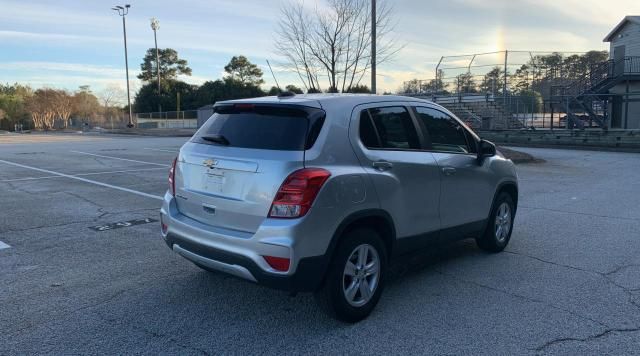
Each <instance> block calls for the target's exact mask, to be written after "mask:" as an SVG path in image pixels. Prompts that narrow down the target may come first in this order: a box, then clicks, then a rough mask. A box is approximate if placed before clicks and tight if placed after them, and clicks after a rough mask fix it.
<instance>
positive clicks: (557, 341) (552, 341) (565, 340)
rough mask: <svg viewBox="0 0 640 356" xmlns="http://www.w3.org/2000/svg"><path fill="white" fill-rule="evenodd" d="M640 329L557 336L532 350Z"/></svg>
mask: <svg viewBox="0 0 640 356" xmlns="http://www.w3.org/2000/svg"><path fill="white" fill-rule="evenodd" d="M637 331H640V328H625V329H606V330H604V331H602V332H601V333H599V334H595V335H591V336H588V337H586V338H582V339H581V338H575V337H562V338H557V339H553V340H551V341H548V342H546V343H544V344H543V345H541V346H538V347H536V348H535V349H532V351H537V352H542V351H544V349H546V348H548V347H550V346H553V345H557V344H561V343H564V342H571V341H576V342H589V341H593V340H596V339H599V338H601V337H604V336H607V335H609V334H612V333H627V332H637Z"/></svg>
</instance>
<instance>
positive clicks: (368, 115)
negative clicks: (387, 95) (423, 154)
mask: <svg viewBox="0 0 640 356" xmlns="http://www.w3.org/2000/svg"><path fill="white" fill-rule="evenodd" d="M360 140H361V141H362V143H363V144H364V145H365V146H366V147H367V148H372V149H376V148H378V149H380V148H383V149H398V150H402V149H418V148H420V142H419V141H418V134H417V132H416V128H415V126H414V125H413V122H412V120H411V116H410V115H409V112H408V111H407V109H406V108H404V107H401V106H397V107H383V108H372V109H367V110H363V111H362V112H361V114H360Z"/></svg>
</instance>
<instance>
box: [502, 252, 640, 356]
mask: <svg viewBox="0 0 640 356" xmlns="http://www.w3.org/2000/svg"><path fill="white" fill-rule="evenodd" d="M504 252H506V253H509V254H513V255H518V256H523V257H527V258H530V259H533V260H536V261H539V262H542V263H545V264H550V265H554V266H558V267H563V268H567V269H572V270H576V271H581V272H585V273H590V274H595V275H596V276H599V277H602V278H603V279H604V280H605V281H607V282H608V283H609V284H611V285H613V286H615V287H618V288H620V289H621V290H622V292H623V293H624V294H626V295H627V298H628V302H629V303H630V304H631V305H633V306H634V307H636V308H638V309H639V310H640V303H638V302H636V301H635V296H634V295H633V293H632V292H633V291H636V290H637V289H632V288H627V287H625V286H623V285H620V284H619V283H617V282H616V281H614V280H612V279H611V276H613V275H615V274H616V273H618V272H620V271H621V270H623V269H625V268H630V267H637V266H638V265H637V264H628V265H621V266H618V267H616V268H614V269H613V270H611V271H609V272H598V271H593V270H589V269H584V268H579V267H575V266H570V265H564V264H560V263H556V262H552V261H548V260H544V259H542V258H539V257H535V256H530V255H526V254H522V253H518V252H513V251H504ZM634 331H640V327H636V328H623V329H606V330H605V331H603V332H602V333H599V334H596V335H593V336H590V337H588V338H584V339H580V338H573V337H561V338H557V339H553V340H551V341H548V342H547V343H545V344H544V345H542V346H540V347H537V348H535V349H534V351H538V352H541V351H543V350H544V349H545V348H547V347H549V346H552V345H555V344H558V343H562V342H570V341H578V342H586V341H591V340H593V339H597V338H599V337H603V336H605V335H608V334H610V333H613V332H634Z"/></svg>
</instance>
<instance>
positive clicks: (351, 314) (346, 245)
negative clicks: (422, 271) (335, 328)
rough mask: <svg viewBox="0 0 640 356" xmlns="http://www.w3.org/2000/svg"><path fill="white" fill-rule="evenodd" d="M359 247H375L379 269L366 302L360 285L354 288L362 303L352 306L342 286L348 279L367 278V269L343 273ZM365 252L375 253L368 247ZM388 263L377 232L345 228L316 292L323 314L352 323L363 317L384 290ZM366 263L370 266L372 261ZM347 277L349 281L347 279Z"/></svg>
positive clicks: (373, 254)
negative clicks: (321, 283) (359, 274)
mask: <svg viewBox="0 0 640 356" xmlns="http://www.w3.org/2000/svg"><path fill="white" fill-rule="evenodd" d="M361 246H365V248H369V247H371V248H373V249H374V250H375V252H376V253H377V257H378V260H379V270H378V277H377V282H376V286H375V289H373V293H372V294H370V297H369V299H368V301H366V302H364V301H365V297H364V296H363V295H362V292H360V290H361V289H360V288H359V287H358V288H355V289H356V290H357V291H356V294H355V296H356V297H357V296H358V293H360V294H359V296H360V298H361V299H362V300H361V302H364V304H363V305H359V306H354V305H352V304H351V303H350V302H349V300H347V296H346V294H345V293H346V292H345V291H344V290H343V288H344V287H343V285H346V284H349V285H350V283H351V282H356V283H358V284H357V285H358V286H359V285H360V283H359V282H358V280H357V279H358V278H360V280H363V279H365V278H369V277H365V274H366V271H365V272H362V271H361V270H359V271H360V272H358V273H362V275H361V276H360V277H348V276H345V267H346V266H347V262H348V260H349V258H350V257H351V258H353V257H354V256H353V255H352V253H356V251H355V250H356V248H357V247H361ZM367 255H371V256H374V257H375V253H373V252H371V250H368V252H367ZM372 258H373V257H372ZM371 261H373V260H371ZM387 264H388V262H387V250H386V248H385V246H384V243H383V242H382V239H381V238H380V234H378V233H377V232H376V231H375V230H373V229H370V228H357V229H354V230H351V231H348V232H347V233H346V234H345V235H343V236H342V238H341V241H340V243H339V244H338V246H337V247H336V250H335V252H334V255H333V258H332V260H331V263H330V264H329V267H328V270H327V274H326V276H325V280H324V283H323V285H322V287H321V289H320V290H318V291H317V292H316V293H315V298H316V301H317V302H318V304H319V305H320V307H321V308H322V309H323V310H324V311H325V312H326V313H328V314H329V315H330V316H332V317H334V318H336V319H338V320H341V321H345V322H348V323H355V322H358V321H360V320H362V319H364V318H366V317H367V316H369V314H371V311H372V310H373V309H374V308H375V306H376V304H378V301H379V300H380V295H381V294H382V290H383V289H384V281H385V276H386V272H387ZM367 265H371V263H369V264H367ZM349 279H351V280H350V281H349ZM369 283H370V282H369V280H367V285H369V286H370V284H369Z"/></svg>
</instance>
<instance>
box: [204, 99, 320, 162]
mask: <svg viewBox="0 0 640 356" xmlns="http://www.w3.org/2000/svg"><path fill="white" fill-rule="evenodd" d="M323 122H324V111H323V110H320V109H315V108H308V107H292V106H273V105H269V106H268V105H252V104H239V105H224V106H217V107H215V111H214V114H213V116H211V117H210V118H209V120H207V122H206V123H205V124H204V125H203V126H202V128H201V129H200V130H198V132H197V133H196V135H195V136H194V137H193V139H192V141H193V142H197V143H204V144H212V145H224V146H230V147H242V148H255V149H263V150H282V151H301V150H305V149H309V148H311V147H312V146H313V143H314V142H315V140H316V138H317V137H318V134H319V133H320V129H321V128H322V124H323Z"/></svg>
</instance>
